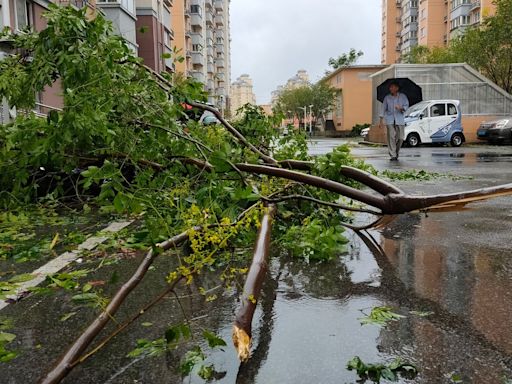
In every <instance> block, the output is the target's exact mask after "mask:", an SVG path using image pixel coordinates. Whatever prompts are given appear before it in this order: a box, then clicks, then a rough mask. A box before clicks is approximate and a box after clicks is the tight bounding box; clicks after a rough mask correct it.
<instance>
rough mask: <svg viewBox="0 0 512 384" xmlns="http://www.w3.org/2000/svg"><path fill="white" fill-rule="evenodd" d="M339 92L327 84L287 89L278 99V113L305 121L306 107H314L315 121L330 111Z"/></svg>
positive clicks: (321, 83) (320, 83)
mask: <svg viewBox="0 0 512 384" xmlns="http://www.w3.org/2000/svg"><path fill="white" fill-rule="evenodd" d="M337 92H338V91H337V90H336V89H334V88H332V87H331V86H330V85H328V84H327V83H325V82H319V83H316V84H310V85H303V86H300V87H297V88H288V89H285V90H284V91H283V92H282V93H281V94H280V95H279V98H278V99H277V103H276V108H275V109H276V111H277V112H278V113H280V114H281V115H282V116H286V117H289V118H291V117H297V118H298V119H299V120H303V119H304V109H303V108H304V107H307V108H308V112H307V115H309V106H310V105H312V106H313V120H314V121H316V120H317V119H318V118H320V117H321V116H323V114H324V113H326V112H327V111H329V110H330V109H331V108H332V106H333V105H334V102H335V100H336V94H337Z"/></svg>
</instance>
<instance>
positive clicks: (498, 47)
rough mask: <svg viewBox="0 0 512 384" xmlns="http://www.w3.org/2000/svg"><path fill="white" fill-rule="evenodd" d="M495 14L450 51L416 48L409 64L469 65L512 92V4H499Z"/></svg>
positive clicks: (510, 0)
mask: <svg viewBox="0 0 512 384" xmlns="http://www.w3.org/2000/svg"><path fill="white" fill-rule="evenodd" d="M496 6H497V9H496V14H495V15H494V16H490V17H487V18H485V19H484V21H483V22H482V24H481V25H480V26H478V27H473V28H468V30H467V31H466V32H465V33H464V35H462V36H460V37H458V38H455V39H453V40H452V41H451V42H450V44H449V45H448V47H433V48H428V47H424V46H418V47H415V48H413V50H412V51H411V53H410V54H409V55H408V57H407V58H406V62H408V63H421V64H437V63H455V62H466V63H468V64H469V65H471V66H472V67H474V68H475V69H477V70H479V71H480V72H482V73H483V74H484V75H485V76H487V77H488V78H489V79H491V80H492V81H493V82H495V83H496V84H497V85H499V86H500V87H501V88H503V89H504V90H505V91H507V92H508V93H511V92H512V23H510V20H512V0H496Z"/></svg>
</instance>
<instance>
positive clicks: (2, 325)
mask: <svg viewBox="0 0 512 384" xmlns="http://www.w3.org/2000/svg"><path fill="white" fill-rule="evenodd" d="M12 327H13V323H12V321H11V320H10V319H7V318H0V363H7V362H9V361H11V360H12V359H15V358H16V357H17V356H18V352H16V351H12V350H10V349H7V347H6V345H7V344H9V343H11V342H12V341H14V339H16V335H15V334H13V333H10V332H5V331H6V330H8V329H10V328H12Z"/></svg>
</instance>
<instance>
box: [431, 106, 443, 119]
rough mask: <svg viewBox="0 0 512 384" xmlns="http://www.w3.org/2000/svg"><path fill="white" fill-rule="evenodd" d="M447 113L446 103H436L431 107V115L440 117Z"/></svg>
mask: <svg viewBox="0 0 512 384" xmlns="http://www.w3.org/2000/svg"><path fill="white" fill-rule="evenodd" d="M445 115H446V104H434V105H433V106H432V107H430V117H438V116H445Z"/></svg>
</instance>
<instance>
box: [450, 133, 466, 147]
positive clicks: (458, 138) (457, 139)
mask: <svg viewBox="0 0 512 384" xmlns="http://www.w3.org/2000/svg"><path fill="white" fill-rule="evenodd" d="M463 142H464V136H462V135H461V134H460V133H454V134H453V136H452V139H451V140H450V144H451V145H452V147H460V146H461V145H462V143H463Z"/></svg>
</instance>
